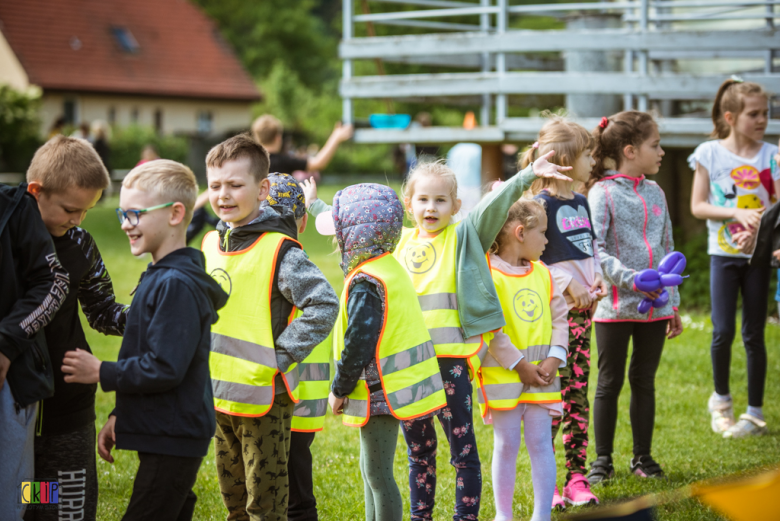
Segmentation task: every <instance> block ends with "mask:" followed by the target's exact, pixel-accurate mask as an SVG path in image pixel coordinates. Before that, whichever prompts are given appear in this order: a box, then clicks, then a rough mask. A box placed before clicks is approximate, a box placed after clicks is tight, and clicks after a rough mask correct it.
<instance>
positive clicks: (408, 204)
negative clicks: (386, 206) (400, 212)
mask: <svg viewBox="0 0 780 521" xmlns="http://www.w3.org/2000/svg"><path fill="white" fill-rule="evenodd" d="M404 206H405V207H406V211H407V212H411V211H412V198H411V197H404Z"/></svg>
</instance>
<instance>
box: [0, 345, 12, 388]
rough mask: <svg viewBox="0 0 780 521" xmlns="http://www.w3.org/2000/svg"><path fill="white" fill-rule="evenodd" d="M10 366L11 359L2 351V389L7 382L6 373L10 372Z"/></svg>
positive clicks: (0, 371) (0, 361)
mask: <svg viewBox="0 0 780 521" xmlns="http://www.w3.org/2000/svg"><path fill="white" fill-rule="evenodd" d="M10 367H11V360H10V359H9V358H8V357H7V356H5V355H4V354H3V353H0V389H2V388H3V385H4V384H5V375H6V374H8V369H10Z"/></svg>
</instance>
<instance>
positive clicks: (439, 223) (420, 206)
mask: <svg viewBox="0 0 780 521" xmlns="http://www.w3.org/2000/svg"><path fill="white" fill-rule="evenodd" d="M404 203H405V204H406V207H407V208H408V209H409V210H410V211H411V212H412V215H413V216H414V220H415V222H416V223H417V227H418V228H419V230H420V236H422V237H425V236H430V235H436V234H437V233H438V232H440V231H441V230H443V229H444V228H446V227H447V225H449V224H450V219H451V218H452V216H453V215H455V214H456V213H458V210H460V199H453V198H452V195H450V187H449V186H448V185H447V183H446V182H445V181H443V180H442V179H440V178H438V177H435V176H432V175H426V176H423V177H422V178H420V179H418V180H417V181H416V182H415V183H414V194H412V197H411V198H407V199H405V200H404Z"/></svg>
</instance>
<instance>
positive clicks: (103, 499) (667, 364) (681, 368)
mask: <svg viewBox="0 0 780 521" xmlns="http://www.w3.org/2000/svg"><path fill="white" fill-rule="evenodd" d="M395 188H398V187H397V186H396V187H395ZM334 192H335V189H334V188H332V187H329V186H326V187H323V188H322V189H321V193H320V195H321V197H322V199H323V200H325V201H330V200H331V198H332V196H333V193H334ZM116 206H117V199H116V196H114V197H113V198H107V199H106V200H104V201H103V202H102V203H101V204H100V206H98V207H97V208H95V209H94V210H92V211H91V212H90V213H89V215H88V216H87V219H86V220H85V221H84V223H83V225H84V227H85V228H86V229H87V230H89V231H90V232H91V233H92V234H93V235H94V237H95V239H96V240H97V243H98V246H99V247H100V250H101V252H102V254H103V258H104V259H105V262H106V266H107V267H108V270H109V271H110V273H111V275H112V277H113V279H114V289H115V291H116V294H117V297H118V300H119V301H120V302H129V301H130V296H129V294H130V291H131V290H132V289H133V287H134V286H135V284H136V283H137V281H138V278H139V276H140V274H141V272H142V271H144V269H145V268H146V265H147V263H148V262H149V258H148V257H146V258H138V259H137V258H134V257H133V256H132V255H130V250H129V247H128V243H127V239H126V237H125V235H124V233H123V232H122V231H121V230H120V228H119V223H118V222H117V220H116V217H115V215H114V208H115V207H116ZM301 241H302V243H303V245H304V247H305V248H306V250H307V252H308V253H309V255H310V257H311V258H312V260H313V261H314V262H315V263H316V264H317V265H318V266H319V267H320V268H321V269H322V271H323V272H324V273H325V274H326V275H327V277H328V278H329V279H330V281H331V282H332V284H333V286H334V287H335V288H336V291H337V292H339V291H340V289H341V285H342V282H341V279H342V274H341V270H340V268H339V266H338V262H339V255H338V254H333V251H334V246H333V244H332V242H331V238H327V237H321V236H319V235H318V234H317V233H316V231H314V230H313V227H312V229H310V230H307V232H306V233H305V234H304V235H303V236H302V238H301ZM197 244H199V242H197ZM684 304H685V303H683V306H682V308H681V309H682V311H683V314H684V313H685V305H684ZM685 322H686V331H685V333H684V334H683V335H682V336H681V337H679V338H678V339H675V340H672V341H670V342H668V343H667V346H666V352H665V353H664V357H663V359H662V362H661V368H660V370H659V372H658V380H657V397H658V404H657V417H656V428H655V436H654V440H655V441H654V449H653V454H654V456H655V457H656V459H657V460H658V461H659V462H660V463H661V464H662V466H663V467H664V469H665V471H666V473H667V475H668V477H669V479H668V480H667V481H654V480H642V479H639V478H636V477H634V476H632V475H631V474H630V473H629V471H628V461H629V458H630V457H631V456H632V455H631V430H630V425H629V420H628V404H629V397H630V389H628V384H626V388H625V389H624V393H623V395H622V396H621V400H620V418H619V423H618V435H617V439H616V443H615V446H616V451H617V452H616V453H615V454H614V458H615V464H616V471H617V477H616V479H615V480H614V481H613V482H612V483H610V484H609V485H607V486H601V487H596V488H595V489H594V491H595V492H596V494H597V495H598V496H599V497H600V498H601V499H602V502H603V503H614V502H619V501H622V500H625V499H627V498H632V497H636V496H639V495H642V494H647V493H652V492H661V491H667V490H673V489H676V488H679V487H681V486H683V485H686V484H689V483H692V482H695V481H698V480H702V479H709V478H715V477H719V476H724V475H729V474H733V473H742V472H752V471H755V469H759V468H765V467H767V466H771V465H775V464H777V462H778V461H780V438H778V429H777V426H778V425H780V405H778V402H775V401H774V399H773V398H774V397H776V396H777V395H778V394H779V393H780V379H778V378H777V375H778V373H780V348H779V347H778V346H780V328H778V326H776V325H772V324H770V325H768V326H767V345H768V346H769V371H768V375H769V376H768V378H767V388H766V396H767V398H768V399H767V401H766V406H765V408H764V412H765V415H766V420H767V422H768V423H769V426H770V429H771V434H770V435H769V436H765V437H762V438H757V439H750V440H741V441H732V440H728V441H727V440H723V439H720V438H719V437H717V436H715V435H714V434H713V433H712V432H711V431H710V427H709V415H708V413H707V410H706V402H707V398H708V396H709V394H710V393H711V392H712V384H711V368H710V367H711V366H710V357H709V343H710V336H711V325H710V323H709V319H708V318H706V317H703V316H699V315H693V316H689V317H686V318H685ZM84 324H85V329H87V330H88V326H87V325H86V322H84ZM87 338H88V340H89V342H90V345H91V346H92V349H93V350H94V352H95V354H96V355H97V356H98V357H99V358H101V359H103V360H116V357H117V353H118V352H119V346H120V342H121V339H119V338H115V337H105V336H102V335H100V334H97V333H95V332H93V331H91V330H88V331H87ZM594 346H595V344H594ZM592 353H593V368H594V369H593V373H592V375H591V383H592V385H591V391H590V395H591V400H592V399H593V394H594V390H595V382H596V378H597V377H598V373H597V371H596V369H595V368H596V356H597V355H596V349H595V347H594V348H593V350H592ZM732 385H733V388H732V394H733V396H734V399H735V403H736V404H737V410H736V412H737V414H741V413H742V412H744V408H745V407H746V405H747V389H746V370H745V353H744V350H743V348H742V344H741V342H740V341H737V342H735V345H734V355H733V362H732ZM113 404H114V396H113V394H106V393H103V392H101V391H98V396H97V409H98V410H97V416H98V421H97V425H96V428H98V429H99V428H100V427H102V425H103V423H104V421H105V419H106V418H107V415H108V413H109V412H110V411H111V409H112V407H113ZM475 420H476V421H475V430H476V434H477V438H478V443H479V450H480V452H481V455H482V464H483V478H484V481H483V490H482V509H481V516H482V518H483V519H485V520H490V519H492V517H493V515H494V512H495V509H494V505H493V489H492V483H491V477H490V465H491V453H492V447H493V437H492V432H491V428H490V427H489V426H485V425H482V422H481V421H480V420H479V419H478V418H475ZM437 430H439V437H440V439H442V440H443V439H444V437H443V435H442V432H441V430H440V429H439V428H438V427H437ZM591 432H592V431H591ZM591 446H593V443H592V442H591ZM405 450H406V447H405V444H404V441H403V438H402V437H401V435H400V432H399V440H398V450H397V452H396V458H395V476H396V480H397V482H398V483H399V486H400V489H401V491H402V495H403V496H404V502H405V505H404V511H405V512H406V515H405V519H408V511H409V493H408V488H407V483H408V481H407V470H406V468H407V467H406V452H405ZM312 451H313V453H314V457H315V462H316V463H315V468H314V483H315V493H316V495H317V500H318V503H319V506H318V508H319V512H320V518H321V519H324V520H346V519H363V484H362V480H361V477H360V471H359V469H358V455H359V454H358V453H359V443H358V431H357V429H353V428H348V427H344V426H342V425H341V424H340V422H339V421H336V420H335V419H334V418H333V416H330V414H329V415H328V417H327V419H326V427H325V430H324V431H323V432H321V433H318V434H317V437H316V439H315V442H314V445H313V447H312ZM114 457H115V459H116V463H114V464H113V465H111V464H109V463H106V462H105V461H103V460H100V459H98V475H99V479H100V503H99V507H98V519H100V520H118V519H120V518H121V516H122V514H123V513H124V510H125V508H126V506H127V503H128V500H129V497H130V493H131V491H132V485H133V479H134V477H135V473H136V469H137V466H138V458H137V456H136V454H135V453H132V452H124V451H114ZM557 457H558V470H559V478H558V484H559V486H562V485H563V483H562V480H563V475H564V470H563V469H564V465H563V457H562V451H560V450H559V451H558V455H557ZM589 457H591V458H593V457H595V455H594V453H593V452H592V451H590V453H589ZM448 461H449V451H448V450H447V443H446V440H444V441H443V442H442V443H441V444H440V453H439V459H438V468H439V472H438V489H439V492H438V501H437V504H436V510H435V512H434V518H435V519H436V520H445V519H451V512H452V504H453V501H454V488H455V486H454V480H455V472H454V469H453V468H452V467H450V465H449V463H448ZM517 472H518V480H517V488H516V492H515V509H516V510H515V512H516V516H517V518H518V519H527V518H528V517H530V515H531V512H532V501H533V490H532V485H531V479H530V464H529V459H528V456H527V454H525V449H524V448H521V451H520V458H519V460H518V462H517ZM195 493H196V494H197V495H198V498H199V499H198V503H197V507H196V510H195V518H196V519H198V520H206V519H213V520H218V519H224V518H225V517H226V515H227V510H226V509H225V508H224V506H223V505H222V501H221V496H220V494H219V488H218V484H217V473H216V469H215V467H214V453H213V445H212V450H211V451H210V452H209V455H208V456H207V457H206V458H205V460H204V462H203V465H202V466H201V469H200V474H199V477H198V481H197V484H196V487H195ZM570 511H571V510H570ZM659 518H660V519H664V520H715V519H721V518H720V517H719V516H718V515H716V514H715V513H713V512H712V511H710V510H709V509H708V508H706V507H703V506H702V505H700V504H699V503H698V502H697V501H695V500H685V501H682V502H677V503H674V504H672V505H667V506H665V507H661V508H660V509H659Z"/></svg>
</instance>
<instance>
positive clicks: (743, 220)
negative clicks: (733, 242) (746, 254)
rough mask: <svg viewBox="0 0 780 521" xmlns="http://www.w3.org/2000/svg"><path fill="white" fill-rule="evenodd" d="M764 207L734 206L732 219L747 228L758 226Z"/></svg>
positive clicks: (752, 228) (751, 228)
mask: <svg viewBox="0 0 780 521" xmlns="http://www.w3.org/2000/svg"><path fill="white" fill-rule="evenodd" d="M764 210H765V208H735V209H734V219H735V220H736V221H737V222H739V224H741V225H742V226H744V227H745V228H746V229H748V230H754V229H756V228H758V225H759V224H760V223H761V214H762V213H764Z"/></svg>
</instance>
